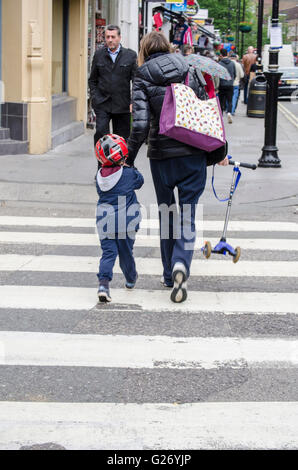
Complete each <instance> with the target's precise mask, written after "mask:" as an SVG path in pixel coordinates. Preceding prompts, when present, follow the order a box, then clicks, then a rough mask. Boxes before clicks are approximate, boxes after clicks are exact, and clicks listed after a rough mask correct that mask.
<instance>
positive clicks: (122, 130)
mask: <svg viewBox="0 0 298 470" xmlns="http://www.w3.org/2000/svg"><path fill="white" fill-rule="evenodd" d="M105 41H106V44H105V45H104V46H101V47H100V48H99V49H98V50H97V51H96V52H95V54H94V57H93V61H92V67H91V73H90V77H89V87H90V94H91V100H92V107H93V109H94V111H95V114H96V132H95V135H94V146H95V144H96V142H97V141H98V140H99V139H100V138H101V137H103V136H104V135H105V134H109V132H110V129H109V126H110V121H112V123H113V133H114V134H118V135H120V136H122V137H124V139H127V138H128V137H129V133H130V111H131V83H132V81H133V78H134V75H135V72H136V68H137V54H136V52H134V51H133V50H131V49H125V48H124V47H122V45H121V32H120V28H119V26H116V25H109V26H107V28H106V31H105Z"/></svg>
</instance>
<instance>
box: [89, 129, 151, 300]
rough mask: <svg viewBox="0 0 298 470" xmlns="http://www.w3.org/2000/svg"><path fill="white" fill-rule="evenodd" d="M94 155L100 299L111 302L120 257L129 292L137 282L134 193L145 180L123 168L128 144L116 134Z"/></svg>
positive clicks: (102, 141)
mask: <svg viewBox="0 0 298 470" xmlns="http://www.w3.org/2000/svg"><path fill="white" fill-rule="evenodd" d="M95 154H96V157H97V159H98V160H99V162H100V164H101V168H100V169H99V170H98V172H97V177H96V189H97V192H98V196H99V200H98V203H97V215H96V225H97V231H98V235H99V238H100V245H101V248H102V256H101V260H100V264H99V273H98V275H97V277H98V280H99V288H98V298H99V301H100V302H111V300H112V299H111V296H110V291H109V282H110V281H111V280H112V277H113V267H114V264H115V261H116V258H117V255H119V264H120V268H121V270H122V272H123V274H124V276H125V279H126V284H125V285H126V288H127V289H133V288H134V286H135V283H136V281H137V277H138V274H137V271H136V266H135V261H134V257H133V245H134V241H135V235H136V232H137V231H138V229H139V223H140V220H141V214H140V205H139V203H138V201H137V198H136V194H135V191H134V190H135V189H139V188H140V187H141V186H142V185H143V183H144V178H143V176H142V175H141V173H139V172H138V170H137V169H136V168H130V167H128V166H124V164H125V160H126V158H127V156H128V149H127V145H126V142H125V140H124V139H123V138H122V137H120V136H118V135H116V134H108V135H105V136H103V137H102V138H101V139H99V141H98V142H97V144H96V146H95Z"/></svg>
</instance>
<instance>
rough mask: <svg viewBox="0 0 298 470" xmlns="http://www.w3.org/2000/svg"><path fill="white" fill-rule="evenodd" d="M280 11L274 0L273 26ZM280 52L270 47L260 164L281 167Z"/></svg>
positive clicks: (277, 3) (277, 0)
mask: <svg viewBox="0 0 298 470" xmlns="http://www.w3.org/2000/svg"><path fill="white" fill-rule="evenodd" d="M278 13H279V0H273V1H272V18H271V27H272V28H274V27H277V26H278V23H279V20H278ZM278 52H279V49H272V47H270V49H269V65H268V72H265V73H264V75H265V77H266V79H267V88H266V109H265V139H264V140H265V142H264V147H263V148H262V156H261V158H260V159H259V164H258V166H260V167H273V168H280V167H281V164H280V159H279V158H278V153H277V152H278V148H277V147H276V125H277V100H278V82H279V79H280V77H281V76H282V73H280V72H278Z"/></svg>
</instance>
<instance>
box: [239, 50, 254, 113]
mask: <svg viewBox="0 0 298 470" xmlns="http://www.w3.org/2000/svg"><path fill="white" fill-rule="evenodd" d="M256 61H257V56H256V54H255V53H254V48H253V47H252V46H249V47H248V48H247V53H246V54H244V56H243V57H242V65H243V69H244V89H243V93H244V95H243V102H244V104H247V92H248V85H249V74H250V68H251V66H252V64H254V63H255V62H256Z"/></svg>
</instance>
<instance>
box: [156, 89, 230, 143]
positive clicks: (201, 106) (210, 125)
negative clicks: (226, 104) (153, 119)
mask: <svg viewBox="0 0 298 470" xmlns="http://www.w3.org/2000/svg"><path fill="white" fill-rule="evenodd" d="M159 133H160V134H163V135H166V136H168V137H170V138H172V139H175V140H179V141H180V142H183V143H185V144H188V145H191V146H192V147H196V148H199V149H202V150H206V151H207V152H212V151H213V150H216V149H218V148H219V147H222V146H223V145H224V144H225V143H226V136H225V130H224V124H223V119H222V113H221V108H220V104H219V100H218V98H217V97H216V98H211V99H208V100H205V101H204V100H200V99H199V98H198V97H197V96H196V94H195V92H194V91H193V89H192V88H190V87H189V86H187V85H185V84H183V83H172V84H171V85H169V86H168V87H167V89H166V93H165V97H164V102H163V105H162V110H161V114H160V120H159Z"/></svg>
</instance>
